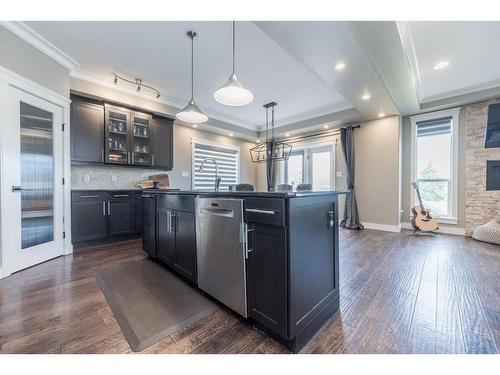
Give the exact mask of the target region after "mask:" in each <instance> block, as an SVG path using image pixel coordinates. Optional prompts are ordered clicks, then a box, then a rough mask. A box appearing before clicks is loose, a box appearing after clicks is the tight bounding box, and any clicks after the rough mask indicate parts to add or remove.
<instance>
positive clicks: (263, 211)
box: [245, 208, 276, 215]
mask: <svg viewBox="0 0 500 375" xmlns="http://www.w3.org/2000/svg"><path fill="white" fill-rule="evenodd" d="M245 211H246V212H253V213H256V214H264V215H275V214H276V212H274V211H273V210H261V209H259V208H245Z"/></svg>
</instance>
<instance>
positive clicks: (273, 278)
mask: <svg viewBox="0 0 500 375" xmlns="http://www.w3.org/2000/svg"><path fill="white" fill-rule="evenodd" d="M286 269H287V264H286V229H285V228H284V227H278V226H272V225H266V224H250V231H249V253H248V261H247V276H248V283H247V285H248V286H247V293H248V313H249V315H250V317H251V318H252V319H254V320H255V321H256V322H259V323H261V324H262V325H263V326H265V327H267V328H268V329H270V330H271V331H273V332H274V333H276V334H278V335H280V336H285V335H286V308H287V303H286V290H287V289H286V278H287V272H286Z"/></svg>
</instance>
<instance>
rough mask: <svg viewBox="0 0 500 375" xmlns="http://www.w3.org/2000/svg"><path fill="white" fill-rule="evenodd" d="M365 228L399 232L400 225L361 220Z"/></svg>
mask: <svg viewBox="0 0 500 375" xmlns="http://www.w3.org/2000/svg"><path fill="white" fill-rule="evenodd" d="M361 224H363V226H364V227H365V228H366V229H373V230H381V231H384V232H394V233H399V232H400V231H401V225H389V224H378V223H365V222H362V223H361Z"/></svg>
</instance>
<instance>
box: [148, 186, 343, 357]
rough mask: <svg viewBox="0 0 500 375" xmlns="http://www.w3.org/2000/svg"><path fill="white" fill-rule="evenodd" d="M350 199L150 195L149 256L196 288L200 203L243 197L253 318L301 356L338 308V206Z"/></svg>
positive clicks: (314, 195)
mask: <svg viewBox="0 0 500 375" xmlns="http://www.w3.org/2000/svg"><path fill="white" fill-rule="evenodd" d="M344 193H346V192H345V191H339V192H322V193H303V194H299V193H259V192H217V193H215V192H206V193H201V192H190V191H184V192H183V191H179V192H168V191H161V190H156V191H155V190H148V191H146V192H145V193H144V194H143V195H144V196H147V197H148V198H147V200H148V203H147V207H148V208H147V209H146V208H145V212H144V217H143V218H144V219H143V221H144V233H145V236H144V239H143V246H144V250H145V251H147V252H148V253H149V254H150V256H152V257H156V258H157V259H159V260H160V261H162V262H163V263H165V264H167V265H168V266H169V267H170V268H171V269H172V270H174V271H176V272H177V273H179V274H180V275H182V276H183V277H185V278H187V279H188V280H190V281H192V282H194V283H196V265H197V259H196V253H197V251H196V238H195V233H196V231H195V225H196V224H195V214H194V212H195V210H194V205H195V203H194V202H195V199H196V197H209V198H213V197H217V198H221V197H222V198H242V199H243V206H244V223H245V225H246V226H247V228H248V232H247V233H248V240H247V241H248V243H247V245H248V253H247V256H246V260H245V263H246V265H245V268H244V269H246V271H245V272H246V280H247V282H246V304H247V311H248V318H249V319H251V320H252V321H253V322H254V324H255V326H257V327H258V328H260V329H261V330H263V331H264V332H266V333H268V334H269V335H270V336H271V337H273V338H275V339H276V340H278V341H280V342H281V343H283V344H284V345H285V346H287V347H288V348H289V349H290V350H291V351H293V352H297V351H299V350H300V349H301V348H302V347H303V346H304V345H305V344H306V343H307V342H308V341H309V339H310V338H311V337H312V336H313V335H314V334H315V333H316V332H317V330H318V329H319V328H320V327H321V326H322V325H323V324H324V323H325V322H326V320H327V319H329V318H330V317H331V316H332V315H333V313H334V312H335V311H337V310H338V308H339V253H338V220H337V206H338V195H339V194H344ZM144 199H146V198H144ZM145 207H146V206H145ZM146 211H147V214H146ZM153 212H156V215H154V214H153ZM270 212H272V215H270V214H269V213H270ZM146 233H147V235H146ZM214 277H216V275H214Z"/></svg>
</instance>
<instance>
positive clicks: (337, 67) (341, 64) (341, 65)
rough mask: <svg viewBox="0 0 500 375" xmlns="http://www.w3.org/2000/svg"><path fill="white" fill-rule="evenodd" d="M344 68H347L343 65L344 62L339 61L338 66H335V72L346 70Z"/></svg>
mask: <svg viewBox="0 0 500 375" xmlns="http://www.w3.org/2000/svg"><path fill="white" fill-rule="evenodd" d="M344 68H345V63H343V62H342V61H339V62H338V63H337V64H335V70H337V71H340V70H344Z"/></svg>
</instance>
